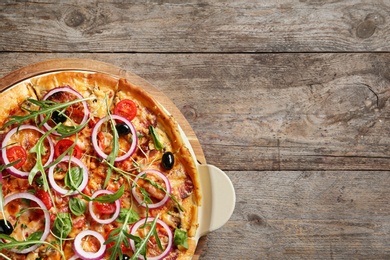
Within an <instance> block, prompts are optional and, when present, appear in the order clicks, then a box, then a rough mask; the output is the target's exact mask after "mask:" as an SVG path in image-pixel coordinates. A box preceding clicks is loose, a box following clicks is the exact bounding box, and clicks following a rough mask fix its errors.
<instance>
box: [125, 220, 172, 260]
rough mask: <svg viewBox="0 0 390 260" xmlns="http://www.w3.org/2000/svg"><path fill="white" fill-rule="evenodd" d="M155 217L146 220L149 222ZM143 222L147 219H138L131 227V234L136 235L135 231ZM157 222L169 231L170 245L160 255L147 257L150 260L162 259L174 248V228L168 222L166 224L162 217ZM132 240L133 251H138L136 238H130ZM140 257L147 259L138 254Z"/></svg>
mask: <svg viewBox="0 0 390 260" xmlns="http://www.w3.org/2000/svg"><path fill="white" fill-rule="evenodd" d="M153 220H154V218H148V219H147V220H146V222H147V223H149V222H153ZM143 224H145V219H141V220H138V222H137V223H135V224H134V225H133V226H132V227H131V230H130V234H132V235H135V233H136V232H137V230H138V228H139V227H140V226H142V225H143ZM157 224H159V225H161V226H162V227H163V228H164V229H165V230H166V231H167V234H168V245H167V247H166V248H165V250H164V251H163V252H162V253H161V254H160V255H158V256H153V257H147V259H148V260H159V259H162V258H164V257H166V256H167V255H168V253H169V252H170V251H171V249H172V245H173V243H172V241H173V234H172V230H171V229H170V228H169V226H168V225H167V224H165V222H163V221H162V220H160V219H157ZM129 240H130V246H131V249H132V250H133V252H135V251H136V248H135V243H134V240H132V239H129ZM138 258H140V259H145V258H144V257H143V256H142V255H140V256H138Z"/></svg>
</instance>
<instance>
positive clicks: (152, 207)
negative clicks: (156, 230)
mask: <svg viewBox="0 0 390 260" xmlns="http://www.w3.org/2000/svg"><path fill="white" fill-rule="evenodd" d="M147 173H152V174H155V175H157V176H158V177H160V178H161V179H162V180H163V181H164V183H165V190H166V193H165V196H164V198H163V199H162V200H160V201H159V202H157V203H153V204H148V207H149V208H150V209H156V208H159V207H161V206H163V205H164V204H165V203H167V201H168V200H169V194H170V193H171V184H170V182H169V180H168V178H167V177H166V176H165V175H164V174H162V173H161V172H159V171H157V170H146V171H143V172H141V173H140V174H138V175H137V177H136V178H135V179H134V183H137V181H138V179H139V178H140V177H141V176H142V175H144V174H147ZM131 192H132V193H133V196H134V198H135V200H136V201H137V202H138V203H139V204H140V205H141V206H143V207H145V202H144V200H143V199H142V198H141V197H140V196H139V194H138V192H137V185H135V184H134V185H133V187H132V189H131Z"/></svg>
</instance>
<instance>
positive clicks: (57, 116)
mask: <svg viewBox="0 0 390 260" xmlns="http://www.w3.org/2000/svg"><path fill="white" fill-rule="evenodd" d="M51 120H53V121H54V123H57V124H59V123H65V122H66V116H65V115H64V114H63V113H60V112H58V111H54V112H53V113H52V114H51Z"/></svg>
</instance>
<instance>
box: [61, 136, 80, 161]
mask: <svg viewBox="0 0 390 260" xmlns="http://www.w3.org/2000/svg"><path fill="white" fill-rule="evenodd" d="M73 143H74V142H73V141H72V140H69V139H62V140H60V141H58V143H57V144H56V146H55V147H54V156H55V157H58V156H60V155H61V154H62V153H64V152H65V151H66V149H68V148H69V147H70V146H71V145H73ZM82 155H83V151H82V150H81V148H80V147H79V146H78V145H77V144H76V145H75V146H74V148H73V156H74V157H76V158H77V159H80V158H81V156H82Z"/></svg>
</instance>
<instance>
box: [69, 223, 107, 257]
mask: <svg viewBox="0 0 390 260" xmlns="http://www.w3.org/2000/svg"><path fill="white" fill-rule="evenodd" d="M86 236H93V237H95V238H96V239H97V240H99V242H100V248H99V250H98V251H97V252H95V253H92V252H87V251H85V250H84V249H83V247H82V245H81V241H82V239H83V238H84V237H86ZM104 242H105V240H104V238H103V236H102V235H101V234H99V233H98V232H96V231H93V230H84V231H81V232H80V233H79V234H78V235H77V236H76V237H75V239H74V243H73V249H74V251H75V252H76V254H77V255H78V256H79V257H80V258H81V259H84V260H87V259H88V260H95V259H102V258H101V257H102V256H103V255H104V252H105V251H106V245H105V244H104ZM75 259H77V258H75Z"/></svg>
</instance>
